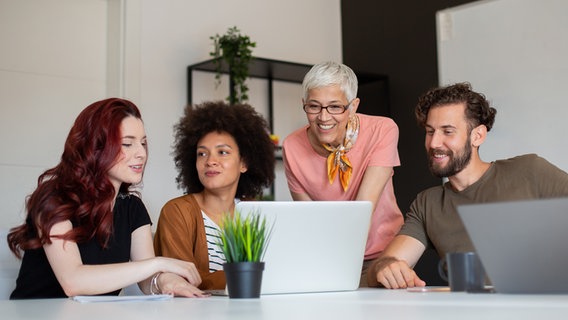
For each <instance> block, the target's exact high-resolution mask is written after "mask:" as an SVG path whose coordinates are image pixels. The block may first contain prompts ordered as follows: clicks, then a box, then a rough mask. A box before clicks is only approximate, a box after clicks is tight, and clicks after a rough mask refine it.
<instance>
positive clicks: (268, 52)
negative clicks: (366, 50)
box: [0, 0, 342, 227]
mask: <svg viewBox="0 0 568 320" xmlns="http://www.w3.org/2000/svg"><path fill="white" fill-rule="evenodd" d="M233 25H236V26H238V27H239V28H240V29H241V31H242V32H244V33H246V34H247V35H249V36H250V37H251V39H252V40H253V41H256V42H257V48H255V50H254V54H255V55H256V56H259V57H265V58H272V59H279V60H286V61H292V62H300V63H307V64H313V63H317V62H320V61H323V60H337V61H341V58H342V57H341V15H340V1H339V0H310V1H303V0H288V1H266V0H233V1H224V0H192V1H188V0H161V1H157V0H106V1H105V0H82V1H77V0H26V1H21V0H0V43H2V50H0V133H1V134H0V150H2V153H1V154H0V202H1V203H2V205H1V206H0V207H1V211H0V227H11V226H14V225H16V224H19V223H20V222H21V218H22V216H23V214H24V200H25V196H26V195H27V194H29V193H30V192H31V191H33V188H34V186H35V183H36V179H37V176H38V175H39V174H40V173H41V172H42V171H44V170H45V169H47V168H49V167H52V166H54V165H55V164H56V163H57V162H58V160H59V157H60V155H61V151H62V147H63V143H64V140H65V138H66V135H67V133H68V130H69V128H70V126H71V124H72V122H73V120H74V118H75V117H76V116H77V114H78V113H79V112H80V111H81V110H82V109H83V108H84V107H85V106H86V105H88V104H89V103H91V102H93V101H95V100H99V99H102V98H105V97H109V96H122V97H125V98H128V99H131V100H132V101H134V102H135V103H136V104H137V105H138V106H139V107H140V108H141V111H142V115H143V118H144V121H145V124H146V131H147V134H148V136H149V143H150V158H149V162H148V166H147V170H146V174H145V178H144V189H143V191H142V193H143V198H144V201H145V203H146V205H147V207H148V209H149V211H150V214H151V215H152V219H153V220H154V221H157V217H158V214H159V210H160V208H161V206H162V205H163V204H164V203H165V202H166V201H167V200H168V199H170V198H173V197H175V196H178V195H180V194H181V193H182V192H181V190H178V189H177V186H176V185H175V176H176V174H177V172H176V170H175V168H174V165H173V161H172V159H171V156H170V152H171V145H172V143H173V138H172V134H173V130H172V127H173V125H174V124H175V123H176V122H177V120H178V119H179V116H180V115H181V114H182V110H183V107H184V105H185V103H186V95H187V93H186V81H187V79H186V67H187V66H188V65H190V64H194V63H197V62H200V61H202V60H206V59H209V51H210V50H211V41H210V40H209V37H210V36H212V35H214V34H216V33H219V34H222V33H224V32H225V31H226V30H227V28H228V27H231V26H233ZM203 77H204V83H202V84H201V86H202V87H200V90H199V93H198V94H199V96H200V97H201V99H203V100H205V99H222V98H224V97H225V96H226V93H225V92H224V91H223V90H222V89H220V90H217V91H216V90H215V89H214V88H213V87H214V86H213V82H212V80H211V78H210V79H208V75H204V76H203ZM210 80H211V81H210ZM205 81H207V82H210V85H208V84H206V83H205ZM208 86H209V87H208ZM265 87H266V84H264V83H262V81H256V80H255V81H252V82H251V95H252V94H254V96H253V97H252V98H251V104H252V105H254V106H255V107H258V108H259V110H260V111H261V112H262V110H263V108H265V107H264V106H265V103H266V99H267V96H266V95H265V93H264V88H265ZM194 93H195V92H194ZM275 97H276V99H277V107H278V108H293V109H294V112H290V113H289V114H288V115H287V114H286V113H285V112H284V113H282V112H281V113H278V115H277V116H279V117H280V116H282V117H284V116H290V115H294V116H292V117H291V120H290V121H288V122H286V121H284V122H285V123H296V122H297V123H298V125H301V124H303V123H304V122H301V124H300V122H299V121H302V120H300V119H303V118H301V117H300V118H297V117H296V115H297V113H295V112H298V113H299V114H301V112H300V111H301V109H300V108H299V107H298V106H299V104H300V99H301V92H300V89H299V86H296V87H294V86H291V85H290V84H286V83H283V84H279V85H277V87H276V89H275ZM196 101H197V100H196ZM302 116H303V115H302ZM279 121H280V120H279ZM282 130H283V131H288V130H289V128H284V129H282ZM277 133H278V132H277ZM282 138H283V137H282ZM277 177H278V186H277V198H280V199H282V198H287V197H289V195H288V191H287V189H285V178H284V177H283V176H282V172H281V168H280V169H279V171H278V172H277Z"/></svg>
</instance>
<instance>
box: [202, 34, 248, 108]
mask: <svg viewBox="0 0 568 320" xmlns="http://www.w3.org/2000/svg"><path fill="white" fill-rule="evenodd" d="M210 39H211V40H213V51H211V52H210V53H209V55H210V56H212V57H213V58H214V60H213V63H214V64H215V71H216V75H215V81H216V85H217V86H218V85H219V84H220V83H221V73H222V69H223V62H225V63H226V64H227V65H228V71H229V96H228V97H227V100H228V101H229V103H230V104H235V103H243V102H245V101H247V100H248V94H247V92H248V86H247V84H246V79H247V77H248V75H249V63H250V61H251V60H252V48H254V47H256V42H252V41H251V40H250V38H249V36H247V35H242V34H241V32H240V30H239V29H238V28H237V27H236V26H234V27H231V28H229V29H228V30H227V33H225V34H224V35H222V36H220V35H219V34H216V35H215V36H212V37H210Z"/></svg>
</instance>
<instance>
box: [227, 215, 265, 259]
mask: <svg viewBox="0 0 568 320" xmlns="http://www.w3.org/2000/svg"><path fill="white" fill-rule="evenodd" d="M220 228H221V230H220V232H219V243H218V244H219V246H220V247H221V250H223V253H224V254H225V260H226V261H227V263H234V262H247V261H248V262H261V261H262V259H263V257H264V253H265V252H266V248H267V246H268V242H269V241H270V234H271V233H272V227H271V226H270V227H269V226H268V225H267V222H266V217H261V215H260V214H259V213H258V212H252V213H250V214H249V215H247V216H246V217H243V216H242V215H241V213H240V212H239V211H235V214H234V215H233V216H232V217H231V216H230V215H228V214H226V215H224V216H223V219H222V225H221V227H220Z"/></svg>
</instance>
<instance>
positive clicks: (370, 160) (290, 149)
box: [282, 113, 403, 260]
mask: <svg viewBox="0 0 568 320" xmlns="http://www.w3.org/2000/svg"><path fill="white" fill-rule="evenodd" d="M357 116H359V120H360V128H359V136H358V137H357V141H356V142H355V145H354V146H353V148H351V150H350V151H349V152H348V153H347V157H348V158H349V161H350V162H351V164H352V165H353V173H352V176H351V182H350V183H349V188H348V189H347V191H345V192H344V191H343V188H342V187H341V183H340V182H339V175H337V177H336V181H334V183H333V184H330V183H329V180H328V178H327V163H326V157H322V156H321V155H319V154H317V153H316V152H315V151H314V149H313V148H312V146H311V145H310V142H309V140H308V134H307V126H306V127H303V128H300V129H298V130H296V131H294V132H293V133H291V134H290V135H289V136H287V137H286V139H285V140H284V142H283V151H282V152H283V158H284V168H285V173H286V179H287V180H288V188H289V189H290V191H292V192H294V193H305V194H307V195H308V196H309V197H310V198H311V199H312V200H354V199H356V197H357V193H358V192H359V186H360V185H361V181H362V180H363V176H364V174H365V170H366V168H367V167H372V166H383V167H395V166H399V165H400V159H399V157H398V150H397V144H398V127H397V125H396V124H395V123H394V121H393V120H392V119H390V118H386V117H378V116H370V115H365V114H360V113H358V114H357ZM393 173H394V171H393ZM402 223H403V217H402V213H401V211H400V209H399V208H398V205H397V203H396V197H395V195H394V188H393V183H392V175H391V178H389V180H388V181H387V183H386V185H385V188H384V190H383V192H382V193H381V197H380V199H379V201H378V202H377V207H376V209H375V211H374V212H373V215H372V218H371V227H370V229H369V235H368V237H367V247H366V248H365V260H368V259H374V258H375V257H377V256H378V255H379V253H380V252H381V251H383V250H384V248H385V247H386V246H387V245H388V244H389V242H390V241H391V240H392V238H393V237H394V236H395V235H396V234H397V233H398V231H399V230H400V227H401V226H402Z"/></svg>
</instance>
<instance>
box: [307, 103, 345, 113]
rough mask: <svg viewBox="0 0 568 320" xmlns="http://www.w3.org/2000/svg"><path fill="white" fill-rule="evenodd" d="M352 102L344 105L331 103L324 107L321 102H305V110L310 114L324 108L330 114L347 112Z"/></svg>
mask: <svg viewBox="0 0 568 320" xmlns="http://www.w3.org/2000/svg"><path fill="white" fill-rule="evenodd" d="M350 104H351V102H349V103H348V104H347V105H344V106H342V105H336V104H330V105H329V106H327V107H323V106H321V105H319V104H305V105H304V111H305V112H306V113H309V114H318V113H320V112H321V110H322V109H325V110H327V112H328V113H329V114H342V113H344V112H345V110H347V108H349V105H350Z"/></svg>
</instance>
